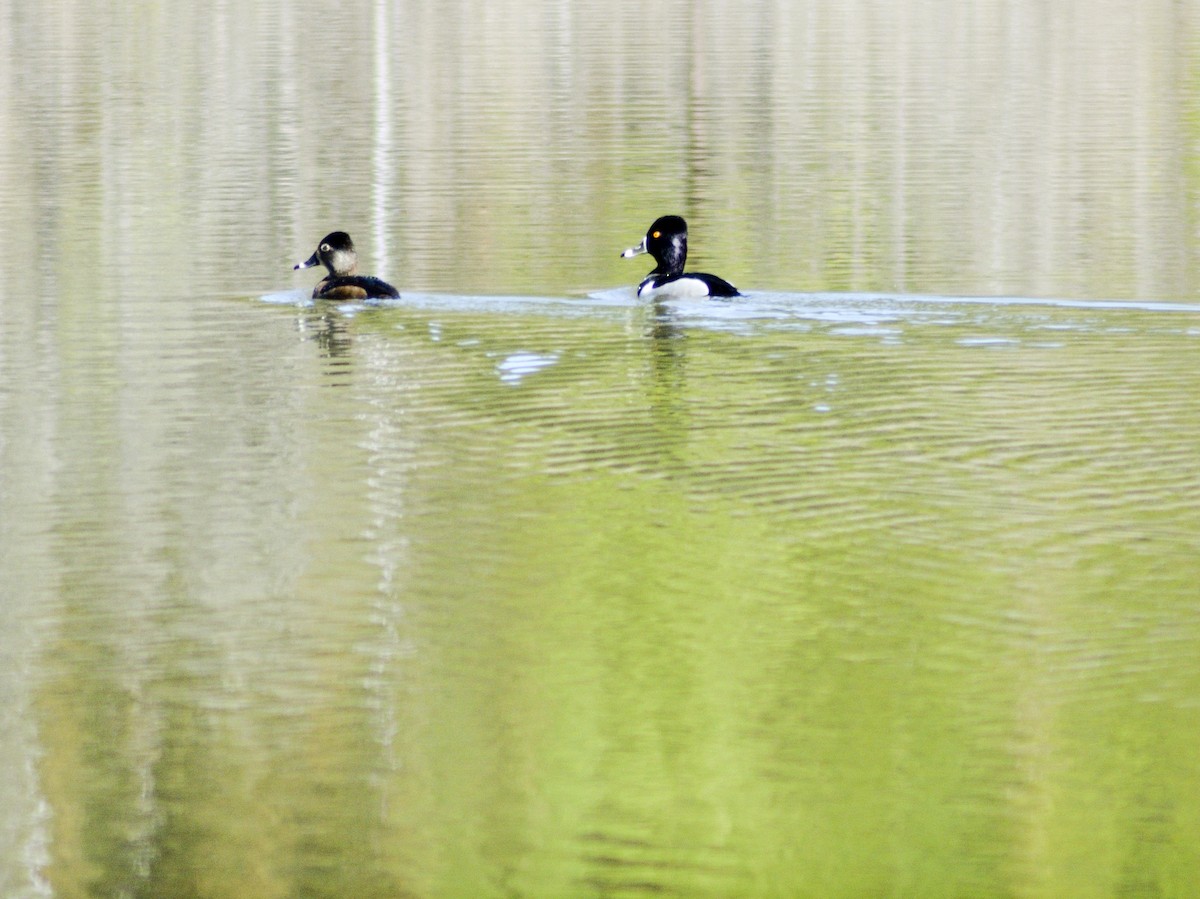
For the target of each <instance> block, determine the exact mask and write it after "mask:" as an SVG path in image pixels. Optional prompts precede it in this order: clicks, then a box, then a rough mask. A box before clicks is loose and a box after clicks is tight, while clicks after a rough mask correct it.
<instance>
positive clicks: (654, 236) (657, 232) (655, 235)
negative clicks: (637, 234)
mask: <svg viewBox="0 0 1200 899" xmlns="http://www.w3.org/2000/svg"><path fill="white" fill-rule="evenodd" d="M650 236H651V237H653V238H655V239H656V240H657V239H658V238H660V237H662V232H661V231H655V232H654V233H653V234H651V235H650Z"/></svg>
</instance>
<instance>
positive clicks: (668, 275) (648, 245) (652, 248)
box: [621, 215, 741, 299]
mask: <svg viewBox="0 0 1200 899" xmlns="http://www.w3.org/2000/svg"><path fill="white" fill-rule="evenodd" d="M642 253H649V254H650V255H651V256H653V257H654V261H655V262H657V263H658V265H656V266H655V267H654V271H652V272H650V274H648V275H647V276H646V277H645V279H644V280H643V281H642V283H641V284H639V285H638V296H639V297H675V298H680V299H683V298H693V297H740V296H741V294H740V293H738V289H737V288H736V287H734V286H733V285H732V284H730V283H729V282H728V281H726V280H725V279H724V278H718V277H717V276H716V275H706V274H704V273H702V272H689V273H688V274H686V275H685V274H684V273H683V263H684V262H685V261H686V260H687V222H685V221H684V220H683V219H681V218H680V217H679V216H677V215H664V216H662V217H661V218H657V219H655V220H654V224H653V225H651V226H650V230H649V231H647V232H646V236H645V237H643V238H642V242H641V243H640V244H638V245H637V246H635V247H630V248H629V249H628V250H626V251H625V252H624V253H622V254H621V255H622V256H623V257H625V258H626V259H629V258H630V257H633V256H639V255H641V254H642Z"/></svg>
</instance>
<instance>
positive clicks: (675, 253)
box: [650, 234, 687, 275]
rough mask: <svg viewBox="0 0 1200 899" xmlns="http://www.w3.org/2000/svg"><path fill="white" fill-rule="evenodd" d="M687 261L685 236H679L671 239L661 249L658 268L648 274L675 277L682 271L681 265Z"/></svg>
mask: <svg viewBox="0 0 1200 899" xmlns="http://www.w3.org/2000/svg"><path fill="white" fill-rule="evenodd" d="M686 261H687V235H686V234H680V235H678V236H677V237H674V238H672V239H671V240H670V241H669V242H668V243H667V245H666V246H665V247H663V248H662V257H661V258H660V259H659V260H658V267H657V268H656V269H654V271H653V272H651V273H650V274H652V275H654V274H657V275H676V274H679V273H681V272H682V271H683V264H684V262H686Z"/></svg>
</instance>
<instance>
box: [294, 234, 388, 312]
mask: <svg viewBox="0 0 1200 899" xmlns="http://www.w3.org/2000/svg"><path fill="white" fill-rule="evenodd" d="M318 264H319V265H323V266H325V268H327V269H328V270H329V274H328V275H327V276H326V277H325V278H323V279H322V280H321V281H320V282H319V283H318V284H317V286H316V287H314V288H313V294H312V295H313V299H314V300H370V299H379V298H382V297H390V298H393V299H394V298H396V297H398V296H400V291H398V290H396V288H394V287H392V285H390V284H388V283H387V282H386V281H380V280H379V279H378V278H373V277H371V276H370V275H360V274H359V273H358V253H356V252H355V251H354V242H353V241H352V240H350V235H349V234H347V233H346V232H345V231H334V232H333V233H332V234H327V235H325V237H324V239H322V241H321V242H320V244H318V245H317V250H316V252H315V253H313V254H312V255H311V256H309V257H308V259H306V260H305V261H304V262H300V263H297V264H296V266H295V267H294V268H293V269H292V271H297V270H298V269H302V268H312V267H313V266H314V265H318Z"/></svg>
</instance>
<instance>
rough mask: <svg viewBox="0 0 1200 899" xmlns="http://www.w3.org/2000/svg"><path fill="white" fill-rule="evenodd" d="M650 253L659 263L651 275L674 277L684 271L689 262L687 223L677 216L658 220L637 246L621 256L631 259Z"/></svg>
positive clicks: (663, 217) (661, 217)
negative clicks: (684, 265) (685, 264)
mask: <svg viewBox="0 0 1200 899" xmlns="http://www.w3.org/2000/svg"><path fill="white" fill-rule="evenodd" d="M642 253H649V254H650V255H651V256H653V257H654V261H655V262H657V263H658V265H657V266H656V267H655V269H654V271H652V272H651V273H650V274H652V275H653V274H656V273H657V274H662V275H674V274H679V273H680V272H682V271H683V264H684V262H686V261H687V222H685V221H684V220H683V219H682V218H680V217H679V216H677V215H664V216H660V217H659V218H656V219H655V220H654V224H653V225H651V226H650V229H649V230H648V231H647V232H646V236H645V237H643V238H642V242H641V243H640V244H638V245H637V246H634V247H630V248H629V249H628V250H626V251H625V252H624V253H622V254H621V255H622V256H624V257H626V258H629V257H631V256H638V255H640V254H642Z"/></svg>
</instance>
